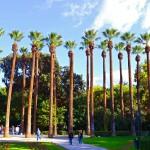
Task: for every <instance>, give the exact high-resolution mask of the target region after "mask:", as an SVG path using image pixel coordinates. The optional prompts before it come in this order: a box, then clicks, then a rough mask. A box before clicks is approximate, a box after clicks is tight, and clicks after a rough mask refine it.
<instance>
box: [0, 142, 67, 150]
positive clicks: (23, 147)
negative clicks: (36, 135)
mask: <svg viewBox="0 0 150 150" xmlns="http://www.w3.org/2000/svg"><path fill="white" fill-rule="evenodd" d="M33 149H35V150H64V148H62V147H59V146H57V145H56V144H53V143H48V142H42V143H41V142H27V143H25V142H14V143H8V142H5V143H0V150H33Z"/></svg>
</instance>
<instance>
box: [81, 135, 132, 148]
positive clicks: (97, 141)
mask: <svg viewBox="0 0 150 150" xmlns="http://www.w3.org/2000/svg"><path fill="white" fill-rule="evenodd" d="M133 139H134V137H131V136H127V137H118V136H117V137H94V138H85V139H84V140H83V141H84V143H87V144H92V145H95V146H99V147H104V148H107V149H108V150H135V148H134V144H133Z"/></svg>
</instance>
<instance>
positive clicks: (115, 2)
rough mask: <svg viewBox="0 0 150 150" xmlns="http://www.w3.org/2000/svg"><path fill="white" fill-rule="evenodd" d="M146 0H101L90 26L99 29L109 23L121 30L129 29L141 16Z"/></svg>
mask: <svg viewBox="0 0 150 150" xmlns="http://www.w3.org/2000/svg"><path fill="white" fill-rule="evenodd" d="M146 1H147V0H103V4H102V7H100V8H99V9H100V10H99V13H98V15H97V16H96V18H95V20H94V23H93V25H92V27H93V28H95V29H100V28H101V27H103V26H104V25H110V26H112V27H114V28H117V29H119V30H122V31H126V30H130V29H131V27H132V26H133V25H134V24H135V23H136V22H137V21H138V20H139V19H140V17H141V16H142V14H143V11H144V7H145V6H146ZM148 15H149V14H148Z"/></svg>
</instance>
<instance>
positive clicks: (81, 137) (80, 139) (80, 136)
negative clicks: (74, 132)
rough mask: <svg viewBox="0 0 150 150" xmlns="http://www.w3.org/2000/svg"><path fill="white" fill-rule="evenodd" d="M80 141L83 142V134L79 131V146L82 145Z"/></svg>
mask: <svg viewBox="0 0 150 150" xmlns="http://www.w3.org/2000/svg"><path fill="white" fill-rule="evenodd" d="M82 140H83V133H82V131H80V132H79V134H78V141H79V144H82Z"/></svg>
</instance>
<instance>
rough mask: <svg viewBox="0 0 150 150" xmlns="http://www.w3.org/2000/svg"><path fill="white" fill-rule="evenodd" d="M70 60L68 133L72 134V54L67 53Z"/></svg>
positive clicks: (70, 52)
mask: <svg viewBox="0 0 150 150" xmlns="http://www.w3.org/2000/svg"><path fill="white" fill-rule="evenodd" d="M68 56H69V58H70V94H69V130H68V131H69V133H71V132H73V52H72V51H71V50H70V51H69V53H68Z"/></svg>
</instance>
